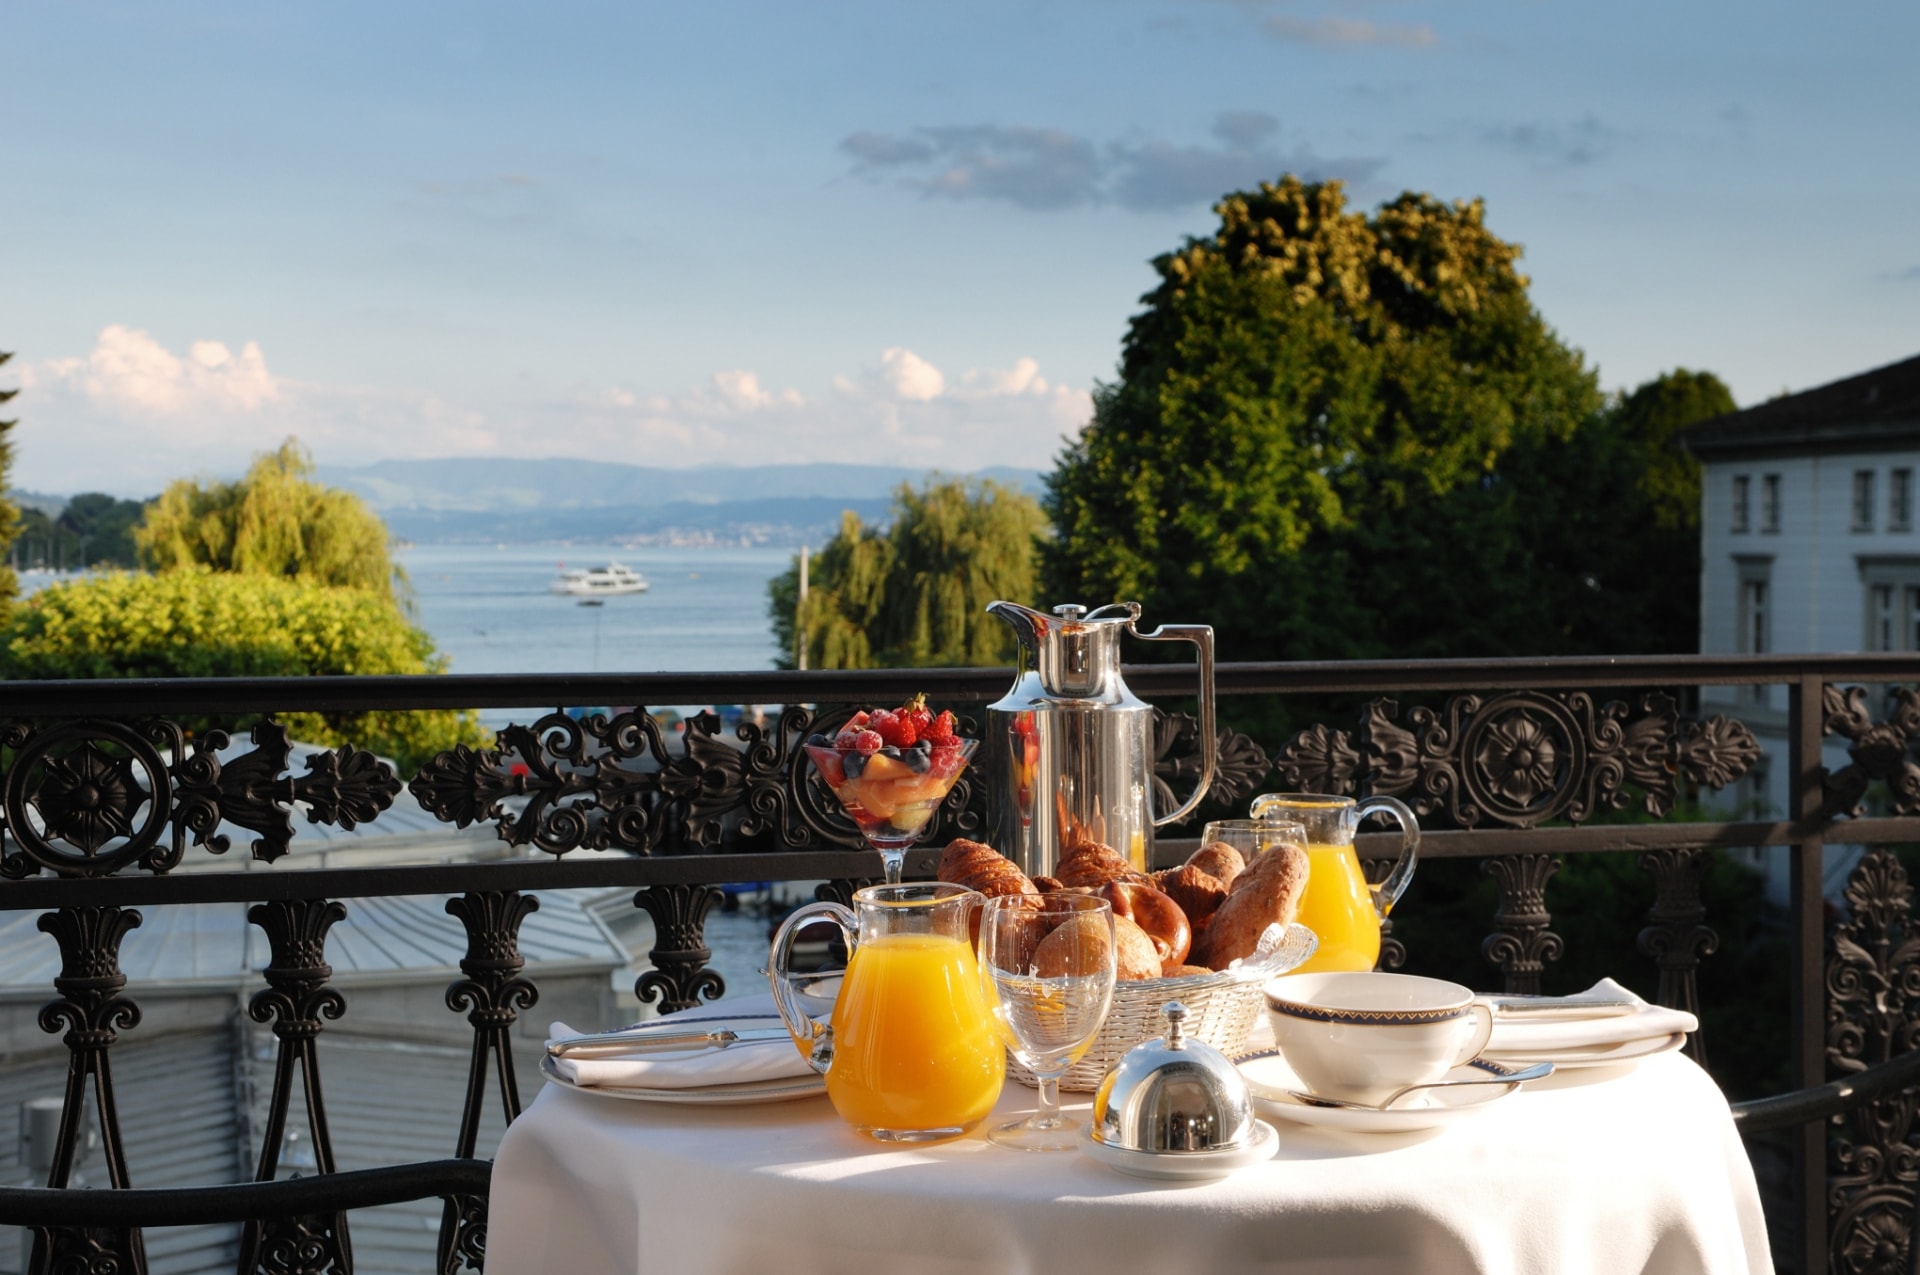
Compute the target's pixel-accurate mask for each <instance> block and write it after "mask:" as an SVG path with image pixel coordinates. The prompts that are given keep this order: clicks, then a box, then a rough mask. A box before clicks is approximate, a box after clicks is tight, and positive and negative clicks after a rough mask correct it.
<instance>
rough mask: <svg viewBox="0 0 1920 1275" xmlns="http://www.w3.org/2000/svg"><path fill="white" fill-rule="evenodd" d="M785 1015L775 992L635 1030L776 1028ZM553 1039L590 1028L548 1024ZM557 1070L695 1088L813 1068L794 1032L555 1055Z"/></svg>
mask: <svg viewBox="0 0 1920 1275" xmlns="http://www.w3.org/2000/svg"><path fill="white" fill-rule="evenodd" d="M779 1026H780V1016H779V1014H777V1013H776V1012H775V1011H774V1008H773V997H772V996H770V995H761V996H741V997H735V998H734V999H732V1000H729V1001H726V1002H725V1008H724V1012H723V1009H722V1006H721V1005H697V1006H695V1007H694V1008H692V1009H687V1010H682V1011H681V1012H680V1013H678V1014H669V1015H666V1016H664V1017H662V1018H659V1019H656V1020H655V1021H653V1022H650V1023H647V1024H645V1025H643V1026H640V1027H637V1028H635V1029H634V1030H633V1036H634V1038H635V1039H636V1040H642V1039H645V1038H646V1037H647V1036H648V1035H655V1034H658V1033H661V1032H684V1031H716V1030H718V1029H720V1028H722V1027H732V1028H735V1029H740V1028H754V1029H761V1028H777V1027H779ZM547 1033H548V1039H549V1040H560V1039H563V1038H565V1037H568V1036H585V1035H588V1034H590V1033H587V1032H579V1031H575V1030H574V1029H573V1028H571V1027H569V1026H567V1024H565V1023H560V1022H556V1023H552V1024H550V1025H549V1026H548V1028H547ZM553 1067H554V1070H555V1071H557V1072H559V1073H560V1074H561V1075H562V1076H564V1077H565V1078H566V1079H568V1080H570V1081H572V1082H573V1083H574V1084H576V1085H586V1086H588V1087H591V1088H605V1087H612V1088H620V1087H628V1088H640V1089H696V1088H701V1087H703V1086H706V1085H733V1084H743V1083H745V1082H747V1081H754V1080H785V1079H789V1078H792V1077H797V1076H806V1075H810V1074H812V1071H813V1069H812V1068H811V1067H809V1066H808V1065H807V1060H806V1059H805V1058H802V1057H801V1056H800V1051H799V1049H798V1048H796V1047H795V1046H794V1043H793V1041H792V1039H791V1038H784V1039H780V1040H763V1041H746V1042H742V1043H740V1044H736V1045H728V1046H727V1047H726V1048H724V1049H696V1050H688V1051H685V1052H674V1053H664V1054H645V1055H635V1056H633V1057H627V1058H623V1057H619V1056H614V1057H604V1056H603V1057H598V1058H556V1059H554V1060H553Z"/></svg>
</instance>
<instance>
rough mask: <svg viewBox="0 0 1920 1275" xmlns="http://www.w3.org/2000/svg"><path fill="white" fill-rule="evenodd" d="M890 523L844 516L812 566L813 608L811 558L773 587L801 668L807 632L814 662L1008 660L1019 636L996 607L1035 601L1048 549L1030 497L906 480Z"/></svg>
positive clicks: (777, 631) (989, 484)
mask: <svg viewBox="0 0 1920 1275" xmlns="http://www.w3.org/2000/svg"><path fill="white" fill-rule="evenodd" d="M892 513H893V517H892V521H891V522H890V524H889V525H888V526H886V527H884V528H877V527H869V526H866V525H865V524H863V523H862V522H861V520H860V518H859V516H858V515H857V514H854V513H851V512H849V513H847V514H845V515H844V516H843V517H842V520H841V524H840V531H839V533H838V534H836V535H835V536H834V537H833V539H832V540H830V541H828V542H827V544H826V545H825V546H824V547H823V548H822V549H821V551H820V553H819V554H818V555H816V556H814V557H813V558H812V559H811V561H810V563H809V570H808V590H807V600H806V603H805V605H804V606H803V605H801V603H800V565H799V561H798V559H797V558H796V559H795V562H794V565H793V566H792V567H791V568H789V569H788V570H787V572H786V573H785V574H783V575H781V576H778V577H776V578H775V579H773V580H772V581H770V582H769V583H768V586H767V591H768V603H769V605H768V614H769V615H770V617H771V618H772V621H773V632H774V639H775V641H776V642H778V643H779V648H780V650H781V652H782V655H781V657H780V658H779V660H778V663H779V665H780V667H782V668H791V667H793V666H794V653H795V652H797V651H798V649H799V647H798V641H799V635H800V634H804V635H805V640H806V650H807V667H809V668H904V667H918V668H927V667H943V666H957V665H992V664H1004V663H1007V662H1009V661H1010V660H1011V659H1012V658H1013V644H1012V640H1011V635H1010V631H1009V630H1008V629H1007V627H1006V626H1005V625H1004V624H1002V623H1001V622H1000V621H998V620H996V619H994V618H993V617H992V616H989V615H988V614H986V605H987V603H989V602H991V601H993V600H994V599H996V598H1008V599H1011V600H1013V601H1016V602H1028V601H1031V600H1032V598H1033V596H1034V594H1035V591H1036V590H1035V585H1036V582H1037V581H1036V573H1037V570H1038V566H1037V560H1036V545H1037V541H1038V538H1039V537H1040V535H1041V533H1042V532H1043V531H1044V530H1045V527H1046V518H1045V516H1044V515H1043V514H1042V513H1041V510H1040V506H1039V504H1038V503H1037V502H1036V501H1035V500H1034V499H1033V498H1032V497H1030V496H1028V495H1026V494H1025V493H1023V492H1020V491H1016V490H1014V489H1013V488H1010V487H1006V486H1004V485H1002V484H1000V483H996V482H993V481H991V480H987V479H981V480H977V481H974V482H971V483H968V482H964V481H961V480H958V479H941V478H935V479H932V480H929V481H928V482H927V483H926V484H925V485H924V486H923V487H922V488H921V489H920V490H918V491H915V490H914V489H913V488H912V487H910V486H906V485H902V486H901V487H900V489H899V490H898V491H896V492H895V493H894V497H893V511H892Z"/></svg>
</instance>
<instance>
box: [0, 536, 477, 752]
mask: <svg viewBox="0 0 1920 1275" xmlns="http://www.w3.org/2000/svg"><path fill="white" fill-rule="evenodd" d="M445 671H446V660H445V659H444V658H442V657H440V656H437V655H435V654H434V650H433V639H432V638H431V637H429V636H428V635H427V634H426V633H425V632H424V631H422V630H420V629H418V628H416V627H414V626H412V625H410V624H408V623H407V621H406V618H405V617H404V616H402V615H401V614H400V611H399V609H398V608H397V607H396V606H395V605H394V604H393V601H392V600H391V599H390V598H387V597H383V596H381V595H380V594H379V593H376V592H374V591H373V590H370V589H359V588H346V587H340V586H332V585H323V584H319V583H316V582H314V581H310V580H288V579H278V578H274V577H271V576H260V575H252V576H249V575H240V574H235V573H230V572H216V571H212V570H210V569H208V568H206V567H194V568H187V569H183V570H179V571H171V572H167V573H166V574H164V575H157V576H143V575H133V574H111V575H103V576H95V577H93V578H91V579H87V580H76V581H73V582H71V583H65V584H56V585H51V586H49V587H47V588H45V589H42V590H40V591H39V592H38V593H35V594H34V595H33V596H32V597H30V598H27V599H26V600H25V601H23V602H21V603H19V604H18V605H16V606H15V607H14V608H13V610H12V612H11V613H10V614H9V616H8V617H7V620H6V624H5V626H4V628H0V677H4V678H8V679H15V678H19V679H43V678H126V677H295V676H324V675H345V674H354V675H362V676H364V675H372V674H380V673H413V674H419V673H442V672H445ZM279 720H280V721H281V722H282V723H283V724H284V725H285V726H286V727H287V729H288V731H289V732H290V733H291V734H292V735H293V737H294V738H296V739H299V740H302V741H303V742H307V743H315V744H329V745H331V744H340V743H349V742H350V743H353V744H357V745H359V746H360V747H363V748H369V749H372V750H373V751H374V752H377V753H383V754H386V755H389V756H392V757H393V758H394V759H395V760H396V761H398V762H399V764H400V765H401V767H402V768H403V769H406V770H412V769H414V768H416V767H417V766H419V764H420V763H421V762H423V761H425V760H426V759H427V758H429V757H431V756H432V755H433V754H434V753H436V752H440V751H442V750H444V749H448V748H452V747H453V746H454V745H456V744H462V743H465V744H475V745H478V744H481V743H482V742H483V736H482V732H481V731H480V728H479V722H478V719H477V718H476V717H475V715H474V714H472V713H470V712H458V713H456V712H449V711H424V712H398V711H378V712H372V713H365V714H325V715H321V714H317V713H289V714H285V715H281V716H280V717H279Z"/></svg>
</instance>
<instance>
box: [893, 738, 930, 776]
mask: <svg viewBox="0 0 1920 1275" xmlns="http://www.w3.org/2000/svg"><path fill="white" fill-rule="evenodd" d="M900 758H901V760H902V761H904V762H906V763H907V765H908V766H909V767H911V768H912V770H913V773H914V774H916V775H924V774H926V773H927V769H928V768H929V767H930V766H932V765H933V751H932V750H931V749H929V748H928V747H927V746H926V745H925V744H921V745H919V746H917V747H914V748H909V749H906V750H905V751H903V752H902V753H901V754H900Z"/></svg>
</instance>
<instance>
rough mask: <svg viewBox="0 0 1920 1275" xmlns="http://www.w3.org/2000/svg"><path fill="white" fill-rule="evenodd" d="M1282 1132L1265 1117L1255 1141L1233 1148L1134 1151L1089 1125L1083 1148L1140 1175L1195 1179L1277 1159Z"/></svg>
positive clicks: (1255, 1126)
mask: <svg viewBox="0 0 1920 1275" xmlns="http://www.w3.org/2000/svg"><path fill="white" fill-rule="evenodd" d="M1279 1148H1280V1135H1279V1134H1278V1133H1276V1132H1274V1128H1273V1126H1272V1125H1270V1124H1268V1123H1267V1122H1266V1121H1264V1120H1256V1121H1254V1122H1253V1141H1251V1142H1249V1143H1248V1144H1247V1145H1246V1146H1244V1147H1238V1148H1236V1149H1234V1150H1232V1151H1130V1150H1128V1149H1127V1148H1125V1147H1110V1146H1108V1145H1107V1144H1106V1143H1104V1142H1101V1141H1098V1140H1097V1139H1095V1138H1094V1136H1093V1129H1092V1128H1091V1127H1089V1128H1088V1129H1087V1131H1086V1132H1085V1133H1084V1134H1082V1135H1081V1137H1080V1149H1081V1150H1082V1151H1084V1152H1086V1153H1087V1154H1088V1155H1090V1156H1092V1157H1093V1158H1094V1159H1096V1160H1098V1161H1099V1162H1100V1163H1102V1164H1104V1165H1106V1166H1107V1167H1108V1168H1109V1169H1118V1170H1120V1172H1122V1173H1131V1174H1132V1175H1133V1176H1134V1177H1136V1178H1171V1179H1174V1180H1176V1181H1185V1182H1191V1181H1195V1180H1198V1179H1204V1178H1224V1177H1226V1176H1227V1175H1228V1174H1229V1173H1232V1172H1233V1171H1234V1170H1235V1169H1244V1168H1246V1167H1247V1166H1248V1165H1250V1164H1259V1163H1260V1162H1261V1161H1263V1160H1271V1159H1273V1153H1274V1152H1275V1151H1277V1150H1279Z"/></svg>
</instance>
